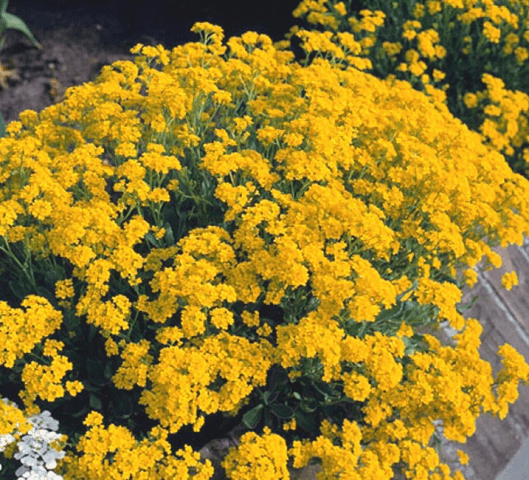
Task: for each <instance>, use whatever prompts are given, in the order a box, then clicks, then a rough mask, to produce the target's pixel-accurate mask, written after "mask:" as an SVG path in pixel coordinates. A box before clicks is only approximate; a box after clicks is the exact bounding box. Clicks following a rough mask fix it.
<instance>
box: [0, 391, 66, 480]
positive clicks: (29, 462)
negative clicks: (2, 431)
mask: <svg viewBox="0 0 529 480" xmlns="http://www.w3.org/2000/svg"><path fill="white" fill-rule="evenodd" d="M4 401H5V402H6V403H7V400H6V399H4ZM11 403H12V402H11ZM28 423H30V424H31V426H32V427H33V428H32V429H31V430H30V431H29V432H28V433H27V434H26V435H24V436H23V437H22V438H21V439H20V441H19V443H18V444H17V447H18V452H16V453H15V454H14V458H15V459H16V460H19V461H20V463H21V464H22V466H21V467H20V468H18V469H17V471H16V472H15V474H16V475H17V477H18V478H17V480H23V479H24V480H26V479H27V480H63V478H62V476H60V475H57V474H56V473H54V472H51V471H49V470H52V469H54V468H55V467H56V466H57V460H59V459H61V458H64V456H65V455H66V453H65V452H60V451H58V450H55V449H54V448H51V447H50V443H51V442H53V441H55V440H59V439H60V438H61V435H60V434H58V433H55V432H56V431H57V430H58V428H59V422H58V421H57V420H55V419H54V418H52V416H51V413H50V412H49V411H47V410H45V411H43V412H41V413H39V414H38V415H33V416H31V417H28ZM50 430H51V431H50ZM13 441H15V437H13V436H12V435H2V436H0V452H2V451H4V450H5V447H6V445H8V444H9V443H12V442H13ZM1 468H2V466H1V465H0V469H1Z"/></svg>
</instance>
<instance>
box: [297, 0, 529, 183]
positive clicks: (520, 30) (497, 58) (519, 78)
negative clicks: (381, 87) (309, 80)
mask: <svg viewBox="0 0 529 480" xmlns="http://www.w3.org/2000/svg"><path fill="white" fill-rule="evenodd" d="M294 16H295V17H298V18H300V19H303V20H304V21H305V22H306V23H307V24H308V25H310V26H311V28H316V29H320V30H323V32H311V39H310V40H308V41H307V39H306V33H305V32H303V31H301V32H300V31H299V27H295V28H293V29H292V32H291V34H294V33H295V34H296V35H297V36H298V37H300V38H302V39H303V40H304V41H305V42H306V43H307V44H308V45H309V46H311V45H312V44H313V42H314V41H315V40H314V38H316V37H315V36H319V37H318V38H320V39H321V38H325V44H326V48H325V50H326V52H327V54H328V53H330V52H334V51H335V50H339V48H338V47H337V45H345V43H344V38H347V44H346V45H347V46H350V45H354V47H352V49H353V51H354V53H355V54H358V55H359V56H360V57H361V61H362V62H363V64H364V66H365V68H368V69H371V71H372V72H373V73H374V74H375V75H377V76H379V77H381V78H390V77H395V78H399V79H402V80H406V81H408V82H409V83H410V84H411V85H413V86H414V87H415V88H417V89H419V90H421V91H425V92H426V93H427V94H429V95H430V96H432V97H433V98H435V99H436V100H438V101H441V102H443V103H446V104H447V105H448V107H449V108H450V111H451V112H452V113H453V114H454V115H455V116H456V117H457V118H460V119H462V120H463V121H464V122H465V123H466V124H467V125H468V126H470V127H471V128H472V129H474V130H476V131H479V132H480V133H482V134H483V136H484V139H485V141H486V142H487V143H488V144H489V145H490V146H492V147H493V148H495V149H497V150H498V151H500V152H502V153H503V154H505V155H506V158H507V160H508V162H509V164H510V165H511V166H512V167H513V168H514V169H515V170H516V171H518V172H521V173H523V174H524V175H525V176H528V175H529V166H528V165H529V141H528V139H527V138H528V134H529V126H528V114H529V103H528V95H529V24H528V22H527V19H528V18H529V2H527V1H526V0H506V1H497V0H487V1H481V0H465V1H454V0H419V1H413V2H411V1H399V2H395V1H393V0H360V1H358V2H351V1H350V0H349V1H347V2H343V1H336V0H302V1H301V3H300V4H299V5H298V7H297V8H296V10H295V11H294ZM320 46H322V43H321V41H320ZM350 48H351V47H350ZM338 56H339V57H340V58H342V60H344V61H347V62H349V63H350V64H352V65H355V66H358V64H359V59H358V58H355V59H354V61H353V62H351V61H350V60H349V59H348V58H347V57H344V56H343V55H341V56H340V55H338Z"/></svg>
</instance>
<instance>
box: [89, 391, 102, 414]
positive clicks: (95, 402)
mask: <svg viewBox="0 0 529 480" xmlns="http://www.w3.org/2000/svg"><path fill="white" fill-rule="evenodd" d="M90 408H91V409H92V410H101V409H102V408H103V402H102V401H101V399H100V398H99V397H97V396H95V395H94V394H93V393H91V394H90Z"/></svg>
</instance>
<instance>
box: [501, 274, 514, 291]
mask: <svg viewBox="0 0 529 480" xmlns="http://www.w3.org/2000/svg"><path fill="white" fill-rule="evenodd" d="M501 284H502V286H503V288H505V289H506V290H511V288H512V287H514V286H516V285H518V276H517V275H516V272H507V273H504V274H503V276H502V277H501Z"/></svg>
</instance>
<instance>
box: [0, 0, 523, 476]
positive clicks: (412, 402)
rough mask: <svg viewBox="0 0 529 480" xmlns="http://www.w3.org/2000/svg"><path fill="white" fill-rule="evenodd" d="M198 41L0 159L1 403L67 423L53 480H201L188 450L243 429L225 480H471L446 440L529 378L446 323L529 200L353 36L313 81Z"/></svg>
mask: <svg viewBox="0 0 529 480" xmlns="http://www.w3.org/2000/svg"><path fill="white" fill-rule="evenodd" d="M342 7H343V6H342ZM342 7H336V11H337V12H341V11H343V8H342ZM382 18H383V17H382V15H380V14H377V13H375V14H370V13H365V14H363V19H362V22H361V23H360V24H359V25H357V26H356V27H355V28H357V29H364V30H366V31H374V30H375V29H376V28H377V26H378V25H380V22H381V21H382V20H381V19H382ZM412 27H413V26H412ZM412 27H410V31H411V28H412ZM194 30H195V31H196V32H198V33H199V34H200V35H201V38H202V41H200V42H197V43H189V44H186V45H183V46H179V47H176V48H174V49H173V50H171V51H168V50H165V49H164V48H163V47H161V46H158V47H149V46H142V45H138V46H137V47H135V48H134V49H133V53H135V54H137V57H136V60H135V62H129V61H119V62H116V63H114V64H112V65H110V66H107V67H105V68H103V71H102V73H101V75H100V76H99V77H98V79H97V80H96V81H95V82H93V83H87V84H85V85H82V86H79V87H73V88H70V89H69V90H68V91H67V93H66V96H65V100H64V101H63V102H62V103H60V104H57V105H54V106H51V107H49V108H47V109H46V110H44V111H42V112H40V113H38V114H37V113H35V112H31V111H26V112H23V113H22V114H21V115H20V121H18V122H12V123H11V124H10V125H9V126H8V136H7V137H6V138H4V139H2V140H0V158H2V159H3V160H2V161H1V163H0V181H1V182H2V188H1V189H0V212H1V215H0V234H1V237H0V242H1V243H0V250H1V257H0V258H1V261H2V264H3V265H4V270H3V271H2V277H1V278H2V280H1V282H2V286H3V287H5V288H4V289H2V290H1V291H2V292H9V290H8V288H9V287H12V289H11V293H10V294H7V293H3V294H4V295H5V298H4V299H3V301H2V303H1V304H0V338H1V336H2V335H4V336H7V335H9V338H10V343H7V342H3V343H2V345H4V344H5V345H6V347H5V351H3V350H1V349H0V367H2V368H5V369H7V370H6V371H9V377H6V380H4V377H2V378H1V379H0V387H1V388H7V387H9V388H10V391H17V388H18V389H19V390H20V391H19V392H18V395H19V398H20V399H21V400H22V401H23V402H24V406H25V409H26V411H27V412H34V411H39V410H40V409H41V408H43V406H44V405H46V408H47V409H48V410H50V411H51V412H52V413H53V414H54V417H55V418H58V419H61V418H62V420H64V422H63V423H62V424H61V426H62V427H63V428H64V429H65V430H64V433H66V434H67V435H68V437H69V439H68V443H67V444H65V445H67V446H68V447H70V449H69V450H68V451H67V453H66V456H65V457H64V458H63V459H61V460H60V461H59V462H58V467H57V473H59V474H61V475H62V476H63V477H64V479H65V480H73V479H77V478H86V479H90V480H95V479H99V478H101V479H103V478H105V479H106V478H116V479H134V480H137V479H149V480H151V479H167V478H179V479H180V478H181V479H186V478H193V479H203V480H206V479H208V478H211V476H212V475H213V467H212V465H211V464H210V463H209V462H207V461H203V460H202V459H201V458H200V455H199V454H198V453H196V452H195V451H193V449H192V448H191V447H190V446H189V443H192V442H188V441H187V440H186V439H188V438H189V436H190V435H191V436H193V435H194V434H195V433H196V434H197V435H198V434H199V433H203V432H205V431H206V432H207V430H208V429H209V428H212V425H217V424H219V423H222V421H221V420H219V418H228V419H230V418H233V417H236V418H239V419H240V420H241V421H242V422H244V424H245V425H246V426H247V427H248V428H249V429H250V430H253V431H251V432H248V433H246V434H245V435H244V436H243V437H242V439H241V443H240V445H239V447H238V448H237V449H234V450H232V452H230V454H229V455H228V456H227V457H226V459H225V461H224V463H223V466H222V468H224V469H225V471H226V474H227V475H228V478H232V479H242V478H244V479H253V478H255V479H256V480H257V479H265V478H270V479H272V478H274V479H277V478H289V477H288V471H287V465H288V464H293V465H294V467H296V468H298V467H302V466H305V465H307V464H309V463H310V462H320V463H321V465H322V473H321V474H320V476H321V478H325V479H333V478H345V477H344V475H345V474H346V473H347V475H348V476H347V478H355V479H356V478H358V479H360V478H377V479H390V478H392V477H393V475H394V473H395V471H396V470H397V469H399V470H401V471H403V472H404V473H405V474H406V476H407V478H414V479H415V478H417V479H419V478H426V477H425V476H426V475H428V474H430V475H431V476H430V478H437V479H441V478H454V479H458V478H462V476H461V474H460V473H458V472H455V473H454V474H453V476H450V469H449V468H448V467H447V466H446V465H443V464H442V462H441V460H440V459H439V456H438V454H437V452H436V451H435V449H434V448H433V447H432V446H431V445H430V444H431V440H432V437H433V436H434V432H435V424H434V422H439V421H440V422H442V423H443V425H444V429H445V434H446V436H447V438H449V439H453V440H457V441H464V440H465V439H466V438H467V437H468V436H470V435H472V433H473V432H474V429H475V421H476V419H477V418H478V416H479V415H480V414H481V413H483V412H491V413H492V414H495V415H498V416H500V417H501V418H504V417H505V415H506V414H507V411H508V405H509V404H510V403H512V402H513V401H514V400H515V399H516V396H517V386H518V383H519V382H520V381H525V382H529V369H528V368H527V365H526V364H525V362H524V361H523V359H521V357H520V356H519V355H518V354H517V353H516V352H515V351H514V350H513V349H511V348H509V347H508V346H506V347H503V349H502V350H501V351H500V352H499V354H500V355H501V357H502V359H503V368H502V369H501V370H500V371H499V372H498V373H497V374H496V375H493V372H492V368H491V366H490V365H489V364H488V363H487V362H485V361H484V360H482V359H481V358H480V355H479V352H478V347H479V345H480V339H479V338H480V333H481V327H480V325H479V323H478V322H477V321H476V320H473V319H465V318H464V317H463V316H462V315H461V313H460V311H459V309H458V304H459V302H460V301H461V287H462V286H463V285H464V283H465V282H466V283H472V282H473V281H475V271H474V270H473V268H477V267H478V264H479V262H480V261H481V260H482V258H483V257H485V259H486V262H485V267H487V268H492V267H493V266H496V267H497V266H499V265H500V264H501V259H499V256H498V255H497V254H495V253H494V252H493V250H492V249H491V247H493V246H497V245H502V246H506V245H508V244H511V243H518V244H521V243H522V241H523V236H524V234H527V233H529V205H528V203H527V199H528V198H529V182H528V181H527V180H526V179H525V178H524V177H522V176H520V175H517V174H515V173H513V171H512V170H511V169H510V167H509V166H508V164H507V163H506V161H505V159H504V158H503V156H502V155H501V154H500V153H499V152H498V151H497V150H494V149H491V148H489V147H488V146H486V145H485V144H484V143H483V142H482V138H481V137H480V135H479V134H477V133H474V132H471V131H470V130H469V129H468V128H467V127H466V126H464V125H463V124H462V123H461V122H460V121H459V120H456V119H455V118H454V117H453V116H452V115H451V114H450V113H449V111H448V108H447V107H446V106H445V105H444V104H442V103H441V102H436V101H432V100H431V99H430V98H428V97H427V96H425V95H424V94H423V93H421V92H418V91H416V90H414V89H413V88H412V87H411V86H410V84H409V83H407V82H404V81H398V80H396V79H389V80H380V79H377V78H375V77H373V76H371V75H369V74H366V73H364V72H363V71H362V68H363V67H365V65H363V64H362V57H360V56H358V54H359V51H360V50H359V49H358V48H357V46H356V44H355V43H354V42H353V39H352V38H350V37H348V36H343V37H342V42H341V46H337V44H335V43H326V40H325V39H326V38H327V36H316V34H313V33H310V32H305V33H303V35H305V37H306V38H307V41H309V43H310V47H307V49H308V50H307V51H308V52H310V53H313V54H314V55H315V58H314V59H313V61H312V62H310V63H309V64H307V65H305V66H302V65H300V64H299V63H297V62H295V61H294V55H293V53H291V52H290V51H288V50H286V49H283V48H281V47H280V46H274V45H273V44H272V42H271V40H270V39H269V38H268V37H267V36H264V35H259V34H257V33H254V32H248V33H245V34H243V35H242V36H241V37H235V38H230V39H229V40H228V41H227V42H226V43H224V42H223V35H222V30H221V29H220V28H219V27H216V26H212V25H209V24H196V25H195V27H194ZM421 42H423V44H424V49H425V51H430V50H431V49H429V47H428V45H429V43H428V42H430V43H431V44H432V45H433V44H434V43H436V42H437V40H436V37H435V35H434V34H428V36H425V37H424V39H423V40H421ZM364 43H365V42H364ZM362 48H364V47H362ZM430 53H431V55H437V56H440V54H441V51H440V50H439V49H437V50H436V49H435V48H434V49H433V50H432V51H431V52H430ZM342 58H349V59H350V60H351V62H350V63H351V64H352V65H355V60H354V59H356V60H357V61H356V63H357V66H356V67H349V68H346V67H345V66H344V64H343V62H342V61H341V59H342ZM458 272H460V273H458ZM515 281H516V277H515V276H514V275H511V276H509V277H508V278H507V279H506V280H505V282H506V284H507V283H508V285H509V286H512V285H514V284H515V283H516V282H515ZM29 321H31V329H28V328H27V326H26V325H27V324H28V322H29ZM444 322H447V323H448V324H449V325H450V326H451V327H453V328H454V329H455V330H457V331H458V334H457V335H456V336H455V338H454V340H453V342H452V343H450V344H442V343H441V342H440V341H439V340H438V339H437V338H436V337H435V336H434V335H433V333H434V331H435V327H436V326H438V325H439V324H443V323H444ZM419 327H421V328H425V327H430V330H431V333H432V334H421V333H419V332H420V329H419ZM28 335H29V336H28ZM6 338H7V337H6ZM58 352H61V354H59V353H58ZM517 355H518V356H517ZM37 373H38V375H37ZM0 407H2V405H1V404H0ZM2 408H4V409H6V408H7V407H2ZM7 413H8V416H7V417H6V418H7V420H6V421H4V420H2V422H1V423H0V435H4V434H6V435H7V434H13V433H14V431H15V427H14V425H15V424H16V423H17V422H20V421H22V417H21V412H20V411H19V410H17V409H10V410H9V412H7ZM211 418H213V422H212V423H208V422H210V419H211ZM81 422H83V423H81ZM68 429H69V430H68ZM82 432H85V433H82ZM259 432H263V433H262V434H261V433H259ZM443 475H444V476H443Z"/></svg>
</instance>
